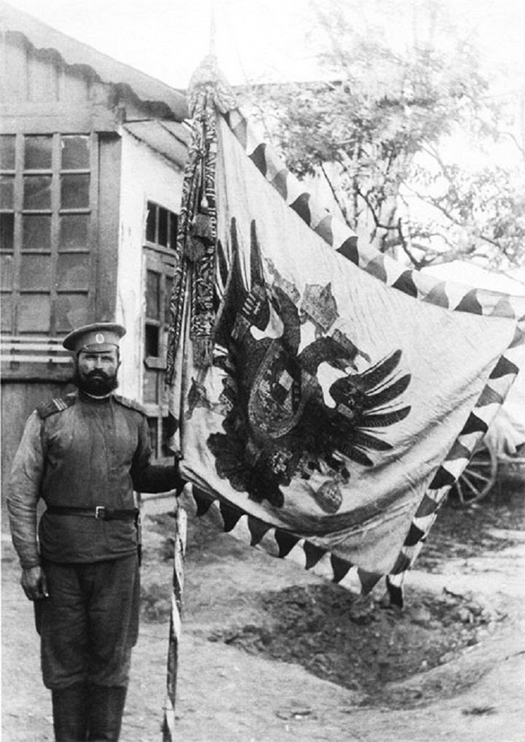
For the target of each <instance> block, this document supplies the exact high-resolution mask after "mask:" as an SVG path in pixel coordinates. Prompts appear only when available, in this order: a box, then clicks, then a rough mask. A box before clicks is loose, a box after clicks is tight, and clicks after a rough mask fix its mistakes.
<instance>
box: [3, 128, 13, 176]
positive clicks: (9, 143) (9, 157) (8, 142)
mask: <svg viewBox="0 0 525 742" xmlns="http://www.w3.org/2000/svg"><path fill="white" fill-rule="evenodd" d="M0 168H1V169H2V170H14V169H15V136H14V134H3V135H2V136H0Z"/></svg>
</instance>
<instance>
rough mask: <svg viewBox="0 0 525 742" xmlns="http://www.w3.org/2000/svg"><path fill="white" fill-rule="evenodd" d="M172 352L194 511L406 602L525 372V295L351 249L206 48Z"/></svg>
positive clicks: (345, 580) (180, 442)
mask: <svg viewBox="0 0 525 742" xmlns="http://www.w3.org/2000/svg"><path fill="white" fill-rule="evenodd" d="M190 104H191V106H192V110H193V116H194V118H193V126H194V128H193V140H192V144H191V148H190V153H189V162H188V165H187V169H186V176H185V184H184V196H183V205H182V213H181V220H180V227H179V240H178V246H177V250H178V263H177V267H176V273H175V285H174V292H173V297H172V309H173V326H172V332H171V339H170V342H171V345H170V354H169V369H168V375H169V381H170V383H171V384H172V387H171V389H172V394H171V399H172V405H173V408H172V413H173V416H174V418H175V421H176V425H177V430H176V434H175V437H174V446H175V448H176V450H177V451H179V452H180V455H181V457H182V458H181V472H182V474H183V476H184V477H185V478H187V480H188V481H189V482H191V483H192V484H193V494H194V497H195V498H196V500H197V504H198V509H199V512H202V511H203V510H205V509H206V508H207V507H208V506H209V504H210V503H211V502H212V501H213V500H214V501H216V503H218V504H219V507H220V510H221V513H222V516H223V520H224V525H225V528H226V530H234V531H235V532H236V533H237V534H241V535H242V534H243V533H244V534H245V535H246V537H247V538H248V539H249V541H250V542H251V543H252V544H261V545H263V546H265V547H266V548H267V549H268V550H269V551H271V552H273V553H276V554H278V555H280V556H288V555H290V556H293V557H294V558H295V559H298V560H300V561H301V562H302V563H303V564H304V565H305V566H306V567H307V568H314V569H316V570H320V571H321V572H324V573H325V574H330V575H331V576H333V577H334V578H335V579H336V580H337V581H340V582H341V583H342V584H346V585H348V586H349V587H351V588H355V589H357V590H360V591H361V590H365V591H366V590H368V589H370V588H371V587H372V586H373V585H374V584H375V583H376V582H377V581H378V580H379V579H380V577H381V576H383V575H388V576H389V577H388V584H389V588H390V592H391V595H392V597H393V598H394V599H396V597H399V595H398V589H399V585H400V582H401V577H402V575H403V573H404V572H405V571H406V570H407V568H408V567H409V566H410V564H411V563H412V561H413V559H414V557H415V555H416V553H417V551H418V549H419V547H420V545H421V542H422V540H423V539H424V537H425V535H426V533H427V532H428V530H429V528H430V526H431V524H432V522H433V520H434V518H435V516H436V511H437V509H438V507H439V505H440V503H441V502H442V500H443V498H444V496H445V495H446V493H447V492H448V490H449V488H450V486H451V485H452V484H453V483H454V481H455V480H456V478H457V477H458V476H459V475H460V474H461V472H462V470H463V469H464V467H465V466H466V464H467V462H468V460H469V457H470V455H471V453H472V451H473V449H474V447H475V446H476V444H477V443H478V442H479V440H480V439H481V438H482V436H483V435H484V434H485V432H486V431H487V428H488V426H489V425H490V422H491V419H492V418H493V416H494V415H495V413H496V412H497V410H498V407H499V406H500V405H501V403H502V401H503V400H504V398H505V395H506V393H507V391H508V389H509V387H510V385H511V384H512V382H513V380H514V377H515V375H516V373H517V371H518V369H519V366H520V364H521V365H522V364H523V358H524V344H523V340H524V337H525V333H524V330H525V299H524V297H513V296H508V295H504V294H500V293H496V292H490V291H486V290H476V289H473V288H470V287H466V286H462V285H457V284H454V283H449V282H443V281H439V280H436V279H434V278H431V277H429V276H425V275H422V274H420V273H418V272H416V271H413V270H410V269H408V268H406V267H405V266H403V265H401V264H398V263H397V262H395V261H394V260H392V259H390V258H388V257H387V256H385V255H383V254H381V253H379V252H377V251H375V250H374V249H372V248H370V247H369V246H366V245H365V246H363V245H358V244H357V240H356V238H355V236H354V235H353V234H352V233H351V232H350V231H349V230H348V228H347V227H346V226H345V225H344V224H342V223H339V222H338V221H337V220H336V219H335V218H332V216H331V215H330V214H328V213H327V211H326V210H325V209H319V208H318V207H316V204H315V203H314V201H313V199H312V198H311V197H310V196H309V194H308V193H306V192H305V191H304V187H303V186H302V185H301V184H300V183H299V182H298V181H297V180H295V179H294V178H293V176H292V175H291V174H290V173H289V172H288V171H287V170H286V168H285V167H284V165H283V164H282V163H281V162H280V161H279V160H278V159H277V157H276V156H275V155H274V154H272V152H271V151H270V150H269V148H268V147H266V146H265V145H264V144H262V143H260V142H259V141H257V140H256V139H254V138H253V136H252V134H251V132H250V129H249V127H248V125H247V122H246V120H245V118H244V117H243V116H242V115H241V114H240V112H239V111H238V109H237V108H236V103H235V100H234V99H233V96H232V94H231V91H230V90H229V89H228V87H227V86H226V85H225V84H224V83H223V82H222V80H221V78H220V76H219V75H218V74H217V73H216V71H215V70H214V67H213V62H212V60H210V59H208V60H206V63H205V64H204V65H203V66H202V67H201V68H200V70H199V71H198V72H197V73H196V75H195V78H194V81H193V84H192V88H191V91H190Z"/></svg>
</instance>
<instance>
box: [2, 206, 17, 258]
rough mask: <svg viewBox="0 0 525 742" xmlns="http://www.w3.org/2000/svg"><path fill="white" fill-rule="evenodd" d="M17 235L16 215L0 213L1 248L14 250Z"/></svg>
mask: <svg viewBox="0 0 525 742" xmlns="http://www.w3.org/2000/svg"><path fill="white" fill-rule="evenodd" d="M14 236H15V215H14V214H0V249H1V250H9V252H13V249H14Z"/></svg>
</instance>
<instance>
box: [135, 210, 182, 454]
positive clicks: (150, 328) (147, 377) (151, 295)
mask: <svg viewBox="0 0 525 742" xmlns="http://www.w3.org/2000/svg"><path fill="white" fill-rule="evenodd" d="M177 221H178V220H177V214H175V213H174V212H173V211H169V210H168V209H166V208H164V207H163V206H159V205H158V204H156V203H153V202H152V201H149V202H148V204H147V215H146V228H145V235H144V252H145V256H146V275H145V299H146V302H145V304H146V316H145V321H144V366H145V368H144V384H143V403H144V405H145V407H146V410H147V412H148V421H149V426H150V432H151V442H152V446H153V450H154V452H155V455H156V456H157V457H158V458H164V457H166V456H170V451H169V449H168V447H167V443H166V441H167V418H168V399H167V394H166V388H165V384H164V373H165V369H166V342H167V335H168V327H169V317H170V313H169V304H170V297H171V287H172V285H173V278H172V276H173V269H174V265H175V244H176V237H177Z"/></svg>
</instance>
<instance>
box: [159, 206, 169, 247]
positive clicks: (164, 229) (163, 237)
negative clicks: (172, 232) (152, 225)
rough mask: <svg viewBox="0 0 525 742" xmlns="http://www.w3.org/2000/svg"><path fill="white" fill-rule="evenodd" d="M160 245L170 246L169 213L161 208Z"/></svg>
mask: <svg viewBox="0 0 525 742" xmlns="http://www.w3.org/2000/svg"><path fill="white" fill-rule="evenodd" d="M159 245H164V247H167V245H168V212H167V211H166V209H162V208H159Z"/></svg>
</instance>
